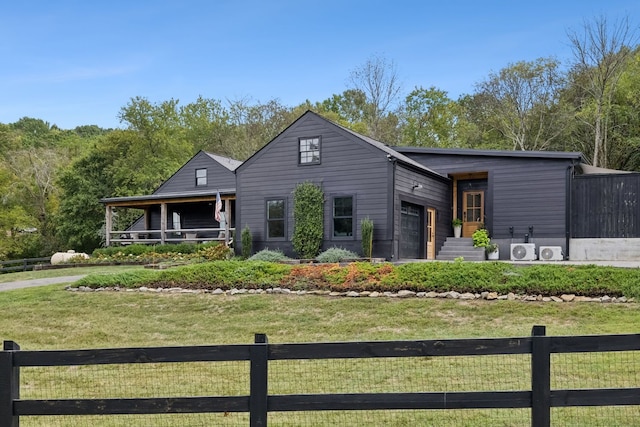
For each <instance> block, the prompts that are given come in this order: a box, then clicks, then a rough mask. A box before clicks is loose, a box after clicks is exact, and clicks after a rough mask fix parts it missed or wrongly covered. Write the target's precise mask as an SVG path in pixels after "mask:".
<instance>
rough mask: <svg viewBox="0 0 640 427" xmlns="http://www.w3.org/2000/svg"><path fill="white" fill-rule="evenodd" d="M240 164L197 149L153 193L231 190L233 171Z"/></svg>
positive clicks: (234, 181) (233, 182) (232, 189)
mask: <svg viewBox="0 0 640 427" xmlns="http://www.w3.org/2000/svg"><path fill="white" fill-rule="evenodd" d="M240 164H241V162H239V161H237V160H234V159H230V158H228V157H224V156H218V155H215V154H211V153H207V152H205V151H199V152H198V153H197V154H196V155H195V156H193V157H192V158H191V159H190V160H189V161H188V162H187V163H185V164H184V165H183V166H182V167H181V168H180V169H178V171H177V172H176V173H174V174H173V175H172V176H171V177H170V178H169V179H168V180H167V181H165V182H164V183H163V184H162V185H160V187H158V189H156V191H154V193H153V194H155V195H166V194H180V193H201V192H209V193H210V192H212V191H213V192H215V191H224V192H233V191H235V187H236V177H235V172H234V171H235V169H236V168H237V167H238V166H239V165H240ZM196 171H200V172H196ZM198 174H199V175H200V176H197V175H198Z"/></svg>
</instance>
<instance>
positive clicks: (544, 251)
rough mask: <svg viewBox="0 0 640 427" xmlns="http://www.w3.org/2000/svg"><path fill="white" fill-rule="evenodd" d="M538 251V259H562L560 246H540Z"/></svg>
mask: <svg viewBox="0 0 640 427" xmlns="http://www.w3.org/2000/svg"><path fill="white" fill-rule="evenodd" d="M538 252H539V255H540V261H562V260H563V259H564V255H563V254H562V247H561V246H540V247H539V248H538Z"/></svg>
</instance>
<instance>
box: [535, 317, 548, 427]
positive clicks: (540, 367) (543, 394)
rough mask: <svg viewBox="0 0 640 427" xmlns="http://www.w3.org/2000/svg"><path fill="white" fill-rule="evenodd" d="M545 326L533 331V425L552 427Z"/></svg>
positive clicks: (536, 426) (536, 327)
mask: <svg viewBox="0 0 640 427" xmlns="http://www.w3.org/2000/svg"><path fill="white" fill-rule="evenodd" d="M546 332H547V328H546V327H545V326H534V327H533V329H532V330H531V425H532V426H533V427H549V426H550V425H551V352H550V347H549V339H548V337H546V336H545V335H546Z"/></svg>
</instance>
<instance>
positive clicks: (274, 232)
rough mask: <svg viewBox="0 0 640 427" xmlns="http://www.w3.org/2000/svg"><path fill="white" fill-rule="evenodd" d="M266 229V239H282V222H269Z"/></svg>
mask: <svg viewBox="0 0 640 427" xmlns="http://www.w3.org/2000/svg"><path fill="white" fill-rule="evenodd" d="M267 229H268V230H267V236H268V237H284V220H275V221H269V222H268V223H267Z"/></svg>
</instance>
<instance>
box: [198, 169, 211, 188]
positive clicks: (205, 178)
mask: <svg viewBox="0 0 640 427" xmlns="http://www.w3.org/2000/svg"><path fill="white" fill-rule="evenodd" d="M202 171H204V176H199V175H198V172H202ZM208 175H209V172H208V171H207V168H197V169H196V187H206V186H207V185H208ZM201 179H204V183H201V182H200V180H201Z"/></svg>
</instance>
